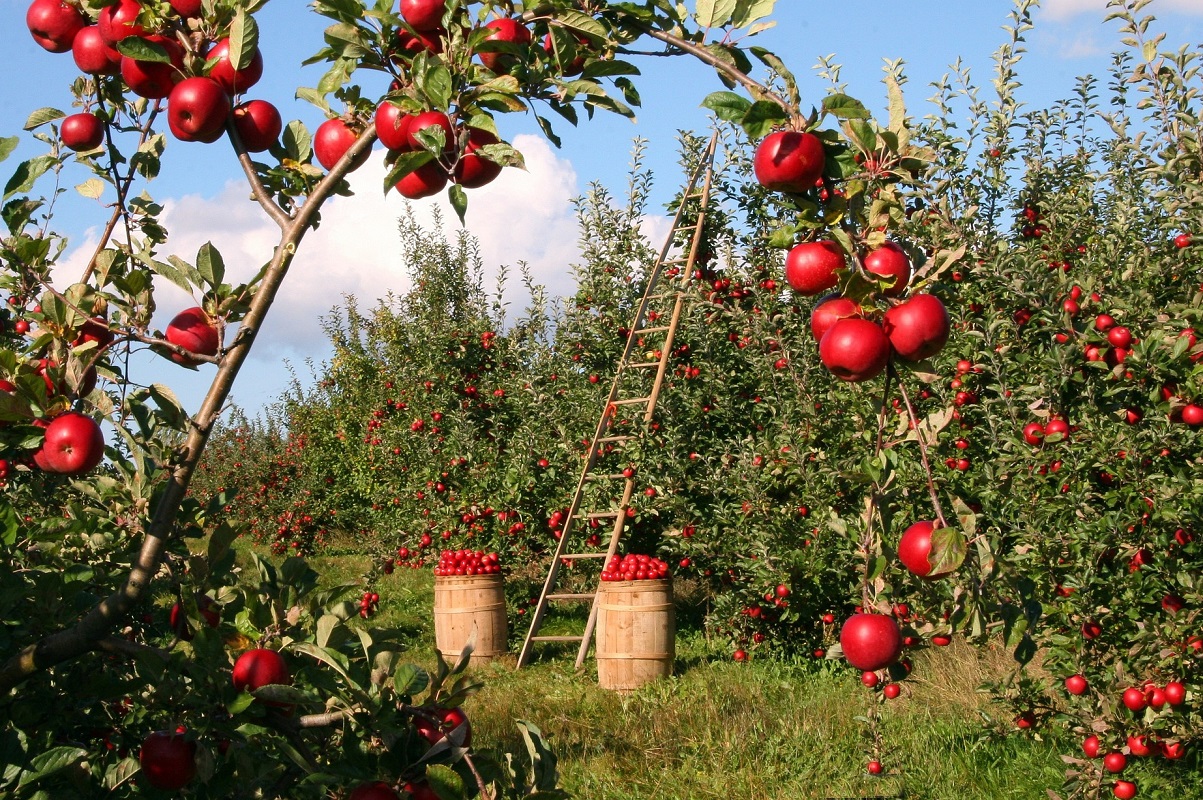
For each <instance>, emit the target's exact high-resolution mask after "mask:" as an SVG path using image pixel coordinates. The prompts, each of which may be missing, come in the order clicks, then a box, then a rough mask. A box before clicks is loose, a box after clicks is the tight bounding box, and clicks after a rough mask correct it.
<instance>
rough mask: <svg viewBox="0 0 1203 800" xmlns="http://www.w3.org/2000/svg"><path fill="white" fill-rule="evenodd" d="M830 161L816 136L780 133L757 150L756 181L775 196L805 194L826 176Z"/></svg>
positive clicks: (772, 136) (771, 135)
mask: <svg viewBox="0 0 1203 800" xmlns="http://www.w3.org/2000/svg"><path fill="white" fill-rule="evenodd" d="M826 160H827V157H826V155H825V154H824V152H823V142H822V140H821V139H819V137H818V136H815V135H814V134H813V133H803V132H801V131H777V132H775V133H770V134H769V135H768V136H766V137H764V140H763V141H762V142H761V143H760V144H759V145H758V146H757V147H756V156H755V159H754V161H753V170H754V171H755V173H756V180H757V181H758V182H759V183H760V185H761V186H763V187H764V188H766V189H769V190H771V191H774V192H805V191H808V190H810V189H813V188H814V185H815V182H816V181H817V180H819V178H821V177H822V176H823V166H824V164H825V163H826Z"/></svg>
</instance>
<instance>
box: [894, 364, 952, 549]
mask: <svg viewBox="0 0 1203 800" xmlns="http://www.w3.org/2000/svg"><path fill="white" fill-rule="evenodd" d="M889 374H890V375H891V376H893V377H894V379H895V380H897V381H898V392H899V394H901V395H902V402H903V403H904V404H906V414H907V417H908V418H909V419H910V421H911V424H912V425H914V426H915V441H917V442H918V443H919V460H920V461H921V462H922V463H923V472H924V474H925V475H926V476H927V491H928V494H930V495H931V504H932V508H933V509H934V510H935V512H936V520H937V521H938V522H939V523H940V527H941V528H947V527H948V521H947V520H946V519H945V518H944V508H943V507H942V506H941V505H940V496H939V494H938V493H937V492H936V481H935V478H934V477H933V476H932V471H931V461H929V460H928V458H927V442H925V441H923V432H922V431H921V430H919V418H918V417H917V416H916V415H915V407H914V406H913V405H911V396H910V394H909V393H908V392H907V390H906V385H905V384H904V383H903V382H902V378H900V377H899V376H898V373H897V371H896V370H895V369H894V364H893V362H891V363H890V366H889Z"/></svg>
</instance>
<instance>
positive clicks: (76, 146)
mask: <svg viewBox="0 0 1203 800" xmlns="http://www.w3.org/2000/svg"><path fill="white" fill-rule="evenodd" d="M59 137H60V138H61V139H62V140H63V146H64V147H67V148H69V149H71V150H74V151H75V152H77V153H86V152H88V151H90V150H95V149H96V148H98V147H100V145H101V144H102V143H103V142H104V123H103V122H102V121H101V120H100V117H98V116H96V115H95V114H90V113H88V112H86V111H81V112H80V113H78V114H71V115H70V116H67V117H64V118H63V121H62V122H61V123H60V125H59Z"/></svg>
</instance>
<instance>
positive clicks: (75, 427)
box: [33, 411, 104, 476]
mask: <svg viewBox="0 0 1203 800" xmlns="http://www.w3.org/2000/svg"><path fill="white" fill-rule="evenodd" d="M103 458H104V434H103V433H102V432H101V430H100V426H99V425H97V424H96V420H94V419H92V418H91V417H88V416H84V415H83V414H79V413H77V412H74V411H69V412H67V413H65V414H59V415H58V416H57V417H55V418H54V419H52V420H51V421H50V424H48V425H47V426H46V433H45V437H44V438H43V439H42V446H41V447H40V448H38V451H37V452H36V453H34V454H33V463H34V464H35V465H36V466H37V467H38V469H40V470H42V471H43V472H53V473H56V474H59V475H72V476H75V475H83V474H84V473H86V472H89V471H91V470H92V469H93V468H95V467H96V465H97V464H99V463H100V462H101V460H102V459H103Z"/></svg>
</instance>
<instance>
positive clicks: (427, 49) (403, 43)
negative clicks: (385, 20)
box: [393, 28, 443, 63]
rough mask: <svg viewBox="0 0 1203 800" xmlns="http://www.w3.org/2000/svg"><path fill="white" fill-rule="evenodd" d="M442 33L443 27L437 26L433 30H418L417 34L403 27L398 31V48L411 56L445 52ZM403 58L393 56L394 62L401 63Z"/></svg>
mask: <svg viewBox="0 0 1203 800" xmlns="http://www.w3.org/2000/svg"><path fill="white" fill-rule="evenodd" d="M442 34H443V29H442V28H436V29H435V30H432V31H418V32H417V33H416V34H413V33H410V32H409V31H407V30H405V29H404V28H401V29H400V30H398V31H397V50H398V51H400V52H402V53H408V54H410V57H411V58H412V57H413V56H416V55H417V54H418V53H435V54H436V55H437V54H439V53H442V52H443V39H442ZM403 60H404V59H399V58H396V57H394V58H393V61H394V63H401V62H402V61H403Z"/></svg>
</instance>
